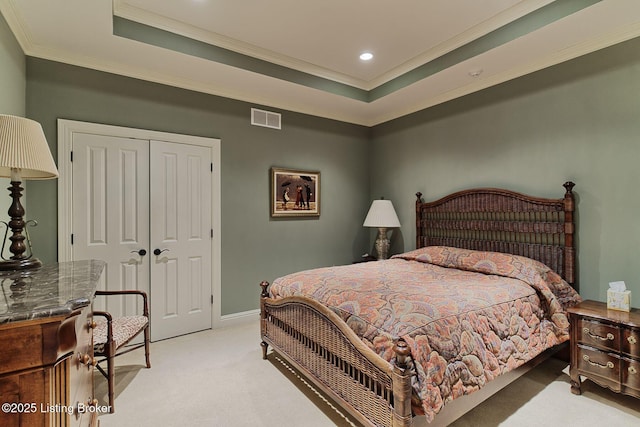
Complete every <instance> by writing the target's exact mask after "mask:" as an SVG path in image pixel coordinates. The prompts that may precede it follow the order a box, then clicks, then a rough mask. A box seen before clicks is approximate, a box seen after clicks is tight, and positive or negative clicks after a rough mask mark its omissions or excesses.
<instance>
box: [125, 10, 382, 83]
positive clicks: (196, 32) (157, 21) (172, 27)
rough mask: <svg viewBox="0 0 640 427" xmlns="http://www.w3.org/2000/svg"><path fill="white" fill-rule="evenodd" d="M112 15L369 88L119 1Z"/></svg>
mask: <svg viewBox="0 0 640 427" xmlns="http://www.w3.org/2000/svg"><path fill="white" fill-rule="evenodd" d="M113 15H114V16H118V17H120V18H124V19H128V20H130V21H135V22H139V23H141V24H145V25H148V26H150V27H155V28H158V29H161V30H164V31H167V32H170V33H174V34H178V35H180V36H183V37H187V38H190V39H193V40H198V41H201V42H204V43H207V44H210V45H213V46H218V47H221V48H224V49H228V50H231V51H234V52H237V53H240V54H243V55H247V56H251V57H253V58H257V59H260V60H263V61H268V62H272V63H274V64H278V65H281V66H283V67H287V68H291V69H294V70H298V71H301V72H303V73H307V74H311V75H314V76H317V77H320V78H323V79H328V80H333V81H335V82H338V83H342V84H345V85H349V86H353V87H356V88H358V89H364V90H368V89H367V87H368V86H370V84H369V83H368V82H366V81H364V80H361V79H357V78H355V77H353V76H349V75H346V74H343V73H338V72H336V71H333V70H330V69H328V68H324V67H321V66H318V65H315V64H312V63H310V62H306V61H300V60H298V59H295V58H292V57H290V56H286V55H282V54H280V53H278V52H274V51H271V50H268V49H262V48H260V47H258V46H255V45H252V44H249V43H244V42H242V41H240V40H237V39H233V38H230V37H226V36H224V35H222V34H217V33H214V32H211V31H207V30H203V29H202V28H198V27H195V26H193V25H189V24H185V23H184V22H181V21H178V20H175V19H171V18H167V17H166V16H162V15H158V14H155V13H151V12H149V11H147V10H144V9H140V8H137V7H135V6H131V5H129V4H126V3H125V2H124V1H122V0H114V2H113Z"/></svg>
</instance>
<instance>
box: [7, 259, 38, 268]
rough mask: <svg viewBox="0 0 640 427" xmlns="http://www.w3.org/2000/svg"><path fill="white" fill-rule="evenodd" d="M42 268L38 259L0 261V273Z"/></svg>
mask: <svg viewBox="0 0 640 427" xmlns="http://www.w3.org/2000/svg"><path fill="white" fill-rule="evenodd" d="M40 267H42V262H41V261H40V260H39V259H38V258H27V259H8V260H6V261H0V271H8V270H29V269H32V268H40Z"/></svg>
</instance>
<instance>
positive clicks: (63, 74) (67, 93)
mask: <svg viewBox="0 0 640 427" xmlns="http://www.w3.org/2000/svg"><path fill="white" fill-rule="evenodd" d="M26 99H27V103H26V104H27V114H28V116H29V117H30V118H32V119H34V120H37V121H39V122H40V123H41V124H42V126H43V129H44V131H45V134H46V135H47V138H48V139H49V142H50V144H52V145H53V147H54V157H55V156H57V141H56V139H57V125H56V120H57V119H58V118H64V119H70V120H80V121H86V122H95V123H103V124H109V125H116V126H126V127H134V128H142V129H151V130H156V131H164V132H174V133H181V134H189V135H198V136H204V137H213V138H220V139H221V140H222V143H221V162H222V165H221V184H222V218H221V220H222V241H221V243H222V301H221V304H222V314H223V315H224V314H231V313H236V312H242V311H246V310H252V309H255V308H257V307H258V295H259V287H258V284H259V282H260V281H261V280H269V281H271V280H273V279H274V278H276V277H278V276H280V275H283V274H286V273H289V272H293V271H296V270H301V269H307V268H313V267H319V266H326V265H334V264H346V263H350V262H351V261H353V259H355V257H358V256H359V255H360V254H361V253H362V252H363V251H364V250H365V249H366V246H367V244H368V233H366V231H365V230H364V229H363V227H362V221H363V220H364V217H365V215H366V213H367V209H368V207H369V162H368V156H369V154H368V153H369V133H370V130H369V129H368V128H366V127H362V126H356V125H350V124H345V123H342V122H337V121H332V120H326V119H321V118H317V117H312V116H307V115H303V114H297V113H292V112H287V111H282V122H283V129H282V130H281V131H277V130H273V129H267V128H263V127H256V126H251V125H250V109H251V107H256V105H252V104H248V103H244V102H239V101H234V100H229V99H225V98H220V97H216V96H211V95H206V94H202V93H197V92H192V91H187V90H183V89H177V88H172V87H168V86H164V85H160V84H155V83H150V82H145V81H141V80H136V79H132V78H127V77H122V76H117V75H113V74H108V73H102V72H98V71H93V70H89V69H85V68H80V67H75V66H70V65H65V64H61V63H57V62H52V61H46V60H41V59H35V58H28V59H27V98H26ZM257 107H260V106H257ZM266 108H267V109H268V110H272V111H274V110H273V109H271V108H268V107H266ZM276 111H277V110H276ZM272 166H281V167H290V168H300V169H310V170H319V171H320V173H321V203H322V205H321V215H320V218H319V219H294V220H291V219H289V220H272V219H270V217H269V209H270V207H269V169H270V168H271V167H272ZM56 190H57V184H56V182H55V181H41V182H34V183H30V188H29V198H28V202H29V208H30V209H31V212H38V218H37V220H38V221H39V223H40V225H39V226H38V227H37V230H34V231H33V232H32V234H33V238H34V244H35V246H36V248H37V249H38V251H39V253H38V255H39V256H40V258H42V259H43V260H45V261H55V260H56V256H57V255H56V253H57V241H56V237H57V218H56V215H57V194H56Z"/></svg>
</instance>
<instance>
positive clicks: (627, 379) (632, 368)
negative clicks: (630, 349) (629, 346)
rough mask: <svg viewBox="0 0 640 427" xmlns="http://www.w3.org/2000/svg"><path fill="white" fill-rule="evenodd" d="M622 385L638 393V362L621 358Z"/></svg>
mask: <svg viewBox="0 0 640 427" xmlns="http://www.w3.org/2000/svg"><path fill="white" fill-rule="evenodd" d="M622 385H623V386H625V387H629V388H632V389H634V390H635V392H636V394H639V393H640V362H638V361H637V360H631V359H622Z"/></svg>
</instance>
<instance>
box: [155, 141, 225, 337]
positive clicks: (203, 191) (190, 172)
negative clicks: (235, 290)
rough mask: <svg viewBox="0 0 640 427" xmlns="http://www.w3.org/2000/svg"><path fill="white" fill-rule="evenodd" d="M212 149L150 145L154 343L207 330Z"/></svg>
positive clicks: (209, 321) (209, 284)
mask: <svg viewBox="0 0 640 427" xmlns="http://www.w3.org/2000/svg"><path fill="white" fill-rule="evenodd" d="M211 156H212V153H211V148H210V147H203V146H197V145H188V144H173V143H167V142H161V141H151V150H150V161H151V162H150V164H151V166H150V177H151V179H150V188H151V217H150V218H151V247H150V254H149V255H150V259H151V261H150V262H151V325H152V327H151V336H152V340H154V341H155V340H159V339H164V338H169V337H172V336H176V335H181V334H185V333H188V332H194V331H199V330H203V329H209V328H211V326H212V323H211V322H212V316H211V294H212V289H211V277H212V269H211V242H212V240H211V209H212V206H211Z"/></svg>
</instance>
